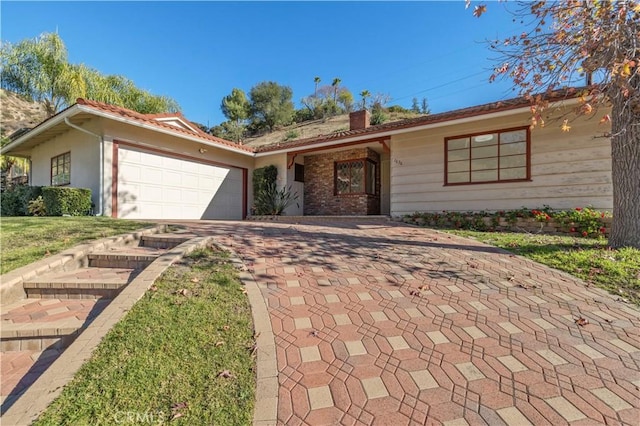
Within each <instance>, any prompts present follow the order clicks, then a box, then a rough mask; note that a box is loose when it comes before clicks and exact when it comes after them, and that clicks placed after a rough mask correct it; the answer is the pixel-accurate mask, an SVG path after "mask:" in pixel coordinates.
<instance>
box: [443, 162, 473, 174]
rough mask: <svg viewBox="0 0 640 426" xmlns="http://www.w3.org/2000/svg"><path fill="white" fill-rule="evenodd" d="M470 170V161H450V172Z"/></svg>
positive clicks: (448, 169)
mask: <svg viewBox="0 0 640 426" xmlns="http://www.w3.org/2000/svg"><path fill="white" fill-rule="evenodd" d="M468 170H469V161H468V160H467V161H453V162H451V163H449V167H448V168H447V171H448V172H464V171H468Z"/></svg>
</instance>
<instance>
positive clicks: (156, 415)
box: [113, 411, 166, 425]
mask: <svg viewBox="0 0 640 426" xmlns="http://www.w3.org/2000/svg"><path fill="white" fill-rule="evenodd" d="M113 420H114V421H115V422H116V424H119V425H126V424H162V423H164V421H165V420H166V417H165V413H163V412H162V411H118V412H116V414H114V415H113Z"/></svg>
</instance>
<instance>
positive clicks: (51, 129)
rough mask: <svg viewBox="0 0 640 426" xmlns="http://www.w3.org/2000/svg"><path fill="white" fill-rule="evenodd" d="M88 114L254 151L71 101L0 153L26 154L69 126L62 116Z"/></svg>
mask: <svg viewBox="0 0 640 426" xmlns="http://www.w3.org/2000/svg"><path fill="white" fill-rule="evenodd" d="M92 117H103V118H107V119H109V120H113V121H117V122H120V123H125V124H129V125H131V126H135V127H139V128H143V129H147V130H151V131H154V132H159V133H163V134H167V135H171V136H174V137H177V138H180V139H186V140H190V141H193V142H197V143H200V144H203V145H207V146H211V147H215V148H218V149H223V150H226V151H231V152H235V153H238V154H242V155H246V156H249V157H254V156H255V154H254V153H253V152H250V151H246V150H244V149H240V148H234V147H232V146H227V145H223V144H217V143H215V142H214V141H210V140H207V139H204V138H199V137H197V136H195V135H194V136H189V135H185V134H184V133H181V132H179V131H178V132H174V131H172V130H171V129H170V128H165V127H159V126H153V125H151V124H147V123H142V122H139V121H136V120H132V119H128V118H126V117H122V116H119V115H116V114H109V113H108V112H104V111H98V110H95V109H93V108H91V107H87V106H84V105H79V104H75V105H72V106H71V107H69V108H67V109H66V110H64V111H62V112H60V113H58V114H57V115H55V116H53V117H51V118H49V119H48V120H46V121H43V122H42V123H40V124H39V125H38V126H36V127H35V128H33V129H32V130H31V131H29V132H27V133H25V134H24V135H22V136H20V137H18V138H17V139H16V140H14V141H12V142H10V143H9V144H7V145H6V146H4V147H3V148H2V150H0V153H2V154H3V155H4V154H8V155H13V156H17V157H27V156H29V152H30V150H31V149H32V148H34V147H35V146H37V145H39V144H41V143H43V142H45V141H47V140H49V139H51V138H54V137H56V136H59V135H61V134H63V133H65V132H67V131H69V130H70V129H71V128H70V127H69V126H67V124H66V123H65V119H66V118H68V119H71V118H73V119H74V120H73V124H76V125H78V126H81V125H82V124H83V123H85V122H87V121H88V120H90V119H91V118H92Z"/></svg>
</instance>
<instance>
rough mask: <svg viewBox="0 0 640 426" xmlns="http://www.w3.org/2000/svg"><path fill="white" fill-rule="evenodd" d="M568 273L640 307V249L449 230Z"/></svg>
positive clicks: (547, 237)
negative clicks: (616, 248) (611, 247)
mask: <svg viewBox="0 0 640 426" xmlns="http://www.w3.org/2000/svg"><path fill="white" fill-rule="evenodd" d="M446 232H450V233H452V234H456V235H461V236H464V237H471V238H474V239H476V240H478V241H482V242H484V243H487V244H491V245H493V246H496V247H500V248H503V249H505V250H508V251H510V252H512V253H515V254H518V255H521V256H524V257H527V258H529V259H531V260H534V261H536V262H539V263H542V264H544V265H547V266H550V267H552V268H555V269H559V270H561V271H565V272H568V273H569V274H571V275H574V276H576V277H578V278H581V279H583V280H584V281H586V282H588V283H590V284H593V285H595V286H598V287H600V288H603V289H605V290H608V291H609V292H611V293H613V294H615V295H618V296H620V297H622V298H624V299H627V300H628V301H630V302H632V303H635V304H636V305H639V306H640V250H638V249H634V248H623V249H619V250H613V249H610V248H608V247H607V241H606V240H605V239H593V238H576V237H568V236H557V235H540V234H523V233H510V232H479V231H463V230H447V231H446Z"/></svg>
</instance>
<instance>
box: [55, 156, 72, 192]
mask: <svg viewBox="0 0 640 426" xmlns="http://www.w3.org/2000/svg"><path fill="white" fill-rule="evenodd" d="M70 183H71V153H70V152H65V153H64V154H60V155H57V156H55V157H53V158H52V159H51V185H52V186H60V185H69V184H70Z"/></svg>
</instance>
